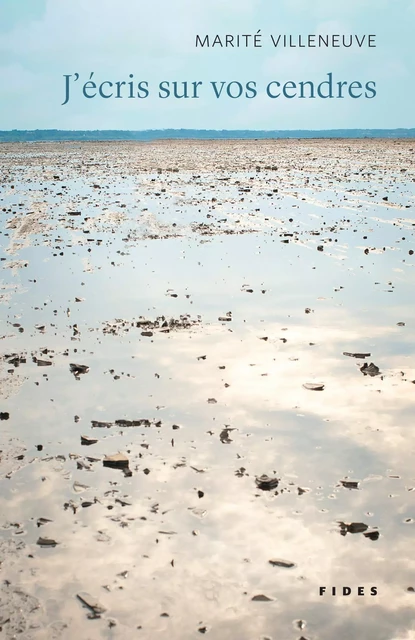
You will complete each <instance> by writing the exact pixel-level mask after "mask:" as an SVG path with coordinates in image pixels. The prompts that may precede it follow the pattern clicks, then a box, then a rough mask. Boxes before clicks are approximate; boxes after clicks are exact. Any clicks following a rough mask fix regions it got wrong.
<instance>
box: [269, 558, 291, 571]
mask: <svg viewBox="0 0 415 640" xmlns="http://www.w3.org/2000/svg"><path fill="white" fill-rule="evenodd" d="M268 562H269V563H270V564H271V565H272V566H273V567H282V568H283V569H292V568H293V567H295V566H296V565H295V563H294V562H289V561H287V560H268Z"/></svg>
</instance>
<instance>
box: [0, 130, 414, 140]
mask: <svg viewBox="0 0 415 640" xmlns="http://www.w3.org/2000/svg"><path fill="white" fill-rule="evenodd" d="M339 138H340V139H350V140H353V139H364V138H370V139H373V138H386V139H412V138H415V128H413V129H327V130H308V129H294V130H270V131H268V130H248V129H238V130H231V129H222V130H216V129H148V130H143V131H130V130H125V131H124V130H118V129H112V130H95V131H93V130H84V131H78V130H72V131H71V130H64V129H37V130H9V131H0V142H81V141H88V142H98V141H124V142H127V141H141V142H152V141H156V140H278V139H339Z"/></svg>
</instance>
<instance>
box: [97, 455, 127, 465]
mask: <svg viewBox="0 0 415 640" xmlns="http://www.w3.org/2000/svg"><path fill="white" fill-rule="evenodd" d="M102 462H103V465H104V467H111V468H113V469H127V468H128V466H129V461H128V458H127V456H125V455H124V454H123V453H115V454H114V455H112V456H105V458H104V460H103V461H102Z"/></svg>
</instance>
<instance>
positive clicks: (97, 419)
mask: <svg viewBox="0 0 415 640" xmlns="http://www.w3.org/2000/svg"><path fill="white" fill-rule="evenodd" d="M414 149H415V141H413V140H369V139H368V140H269V141H268V140H265V141H262V140H261V141H255V140H250V141H203V142H202V141H191V140H190V141H189V140H182V141H159V142H154V143H138V142H100V143H87V142H84V143H83V142H82V143H79V142H63V143H53V144H52V143H35V144H26V143H23V144H2V145H0V167H1V178H2V179H1V190H0V210H1V218H0V231H1V234H0V246H1V249H0V257H1V262H0V311H1V313H0V418H1V423H0V426H1V429H0V450H1V451H0V560H1V564H0V568H1V585H0V627H1V628H2V631H1V634H2V637H5V638H8V639H9V638H10V639H11V638H15V637H21V638H28V639H29V638H30V639H32V638H33V639H36V640H40V639H49V638H54V639H72V638H74V637H79V638H111V639H117V638H123V639H125V638H161V637H165V638H169V639H170V638H171V639H173V640H190V639H192V638H198V637H200V635H204V634H206V635H207V636H208V637H209V638H212V639H213V640H235V639H236V638H237V639H238V640H252V639H254V638H258V640H259V639H262V640H265V639H266V638H272V639H274V640H276V639H277V638H293V640H299V639H300V638H303V640H304V639H308V640H312V639H313V638H315V639H317V638H319V639H321V640H332V639H333V638H334V637H338V638H340V639H344V640H349V639H350V638H352V637H367V638H376V640H391V638H392V637H393V638H398V637H399V638H402V639H405V640H410V639H413V638H415V630H414V625H413V606H414V598H415V582H414V567H413V564H414V561H413V560H412V556H413V553H412V548H413V527H414V526H415V523H414V519H415V502H414V500H415V491H414V488H415V471H414V465H413V451H414V423H413V416H414V408H415V331H414V327H415V306H414V303H413V300H414V285H415V259H414V250H415V242H414V230H415V215H414V207H415V160H414V158H415V155H414ZM322 587H324V588H325V592H324V593H323V594H322V595H320V593H321V588H322ZM332 587H336V595H332ZM343 587H347V588H348V589H349V591H350V594H349V595H343ZM359 588H360V590H359ZM362 589H363V591H362Z"/></svg>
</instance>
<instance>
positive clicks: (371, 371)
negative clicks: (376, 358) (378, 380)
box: [360, 362, 380, 377]
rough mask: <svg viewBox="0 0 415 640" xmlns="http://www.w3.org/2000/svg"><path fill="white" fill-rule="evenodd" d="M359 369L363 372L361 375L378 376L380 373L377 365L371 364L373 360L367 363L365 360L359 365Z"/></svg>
mask: <svg viewBox="0 0 415 640" xmlns="http://www.w3.org/2000/svg"><path fill="white" fill-rule="evenodd" d="M360 371H361V372H362V373H363V375H365V376H371V377H374V376H378V375H379V373H380V369H379V367H377V366H376V365H375V364H373V362H371V363H370V364H367V362H365V363H364V365H363V366H362V367H360Z"/></svg>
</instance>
